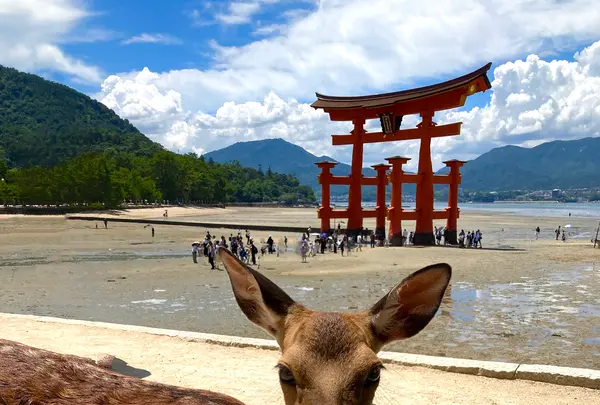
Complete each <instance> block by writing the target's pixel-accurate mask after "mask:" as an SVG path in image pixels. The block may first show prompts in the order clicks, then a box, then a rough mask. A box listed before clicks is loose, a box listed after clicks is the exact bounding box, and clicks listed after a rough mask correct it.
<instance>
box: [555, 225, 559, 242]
mask: <svg viewBox="0 0 600 405" xmlns="http://www.w3.org/2000/svg"><path fill="white" fill-rule="evenodd" d="M554 233H555V234H556V240H558V238H559V237H560V225H559V226H558V228H556V229H555V230H554Z"/></svg>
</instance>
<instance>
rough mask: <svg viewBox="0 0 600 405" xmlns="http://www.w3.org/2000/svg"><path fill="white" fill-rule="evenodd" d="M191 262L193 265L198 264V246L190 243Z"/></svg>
mask: <svg viewBox="0 0 600 405" xmlns="http://www.w3.org/2000/svg"><path fill="white" fill-rule="evenodd" d="M192 260H193V261H194V263H196V264H197V263H198V244H197V243H192Z"/></svg>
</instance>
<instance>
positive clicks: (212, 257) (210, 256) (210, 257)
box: [208, 242, 217, 270]
mask: <svg viewBox="0 0 600 405" xmlns="http://www.w3.org/2000/svg"><path fill="white" fill-rule="evenodd" d="M216 253H217V250H216V247H215V245H213V243H212V242H209V243H208V262H209V263H210V269H211V270H215V255H216Z"/></svg>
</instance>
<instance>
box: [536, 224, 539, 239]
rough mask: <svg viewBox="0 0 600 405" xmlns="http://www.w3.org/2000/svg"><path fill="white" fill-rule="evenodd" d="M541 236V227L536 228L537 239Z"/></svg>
mask: <svg viewBox="0 0 600 405" xmlns="http://www.w3.org/2000/svg"><path fill="white" fill-rule="evenodd" d="M539 238H540V227H539V226H538V227H537V228H535V240H538V239H539Z"/></svg>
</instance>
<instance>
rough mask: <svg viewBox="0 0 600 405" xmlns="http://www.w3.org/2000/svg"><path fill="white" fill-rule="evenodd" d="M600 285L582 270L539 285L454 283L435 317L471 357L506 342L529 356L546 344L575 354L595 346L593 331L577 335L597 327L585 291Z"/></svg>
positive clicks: (598, 309)
mask: <svg viewBox="0 0 600 405" xmlns="http://www.w3.org/2000/svg"><path fill="white" fill-rule="evenodd" d="M599 281H600V272H599V271H598V270H595V269H594V267H591V266H587V267H579V268H575V269H573V270H570V271H560V272H553V271H545V272H543V273H542V276H541V277H540V278H539V279H535V278H521V279H520V280H519V281H517V282H514V283H510V284H490V285H485V286H476V285H473V284H471V283H466V282H456V283H453V284H452V285H451V286H450V287H449V288H448V291H447V292H446V296H445V297H444V300H443V303H442V306H441V308H440V311H439V313H438V316H440V317H442V318H444V319H445V323H446V325H445V326H444V327H445V328H446V330H447V331H448V332H451V334H452V335H454V339H455V341H459V342H464V343H468V344H469V346H471V347H473V349H474V350H476V351H485V350H490V349H494V350H497V349H498V348H499V347H501V346H504V345H506V346H508V345H510V344H511V343H509V341H511V339H512V341H513V343H512V344H513V345H514V342H516V341H518V342H519V344H518V347H516V348H515V349H516V351H517V352H519V353H524V354H529V355H532V354H534V353H536V352H538V351H541V350H542V349H541V348H542V347H543V346H544V345H547V344H548V342H549V341H550V340H561V345H562V346H563V349H561V350H564V351H565V352H569V351H575V350H577V347H576V346H577V345H579V344H580V343H586V344H591V345H600V336H598V335H600V333H598V334H596V333H594V332H597V331H590V332H591V333H583V334H580V333H579V332H578V328H581V327H582V325H585V323H586V322H587V323H589V325H597V324H598V323H600V305H599V303H598V302H597V301H596V300H595V299H594V298H595V296H596V294H597V292H592V291H590V290H593V288H595V287H596V286H598V285H599V284H600V283H599ZM448 329H449V330H448ZM590 334H591V336H590ZM595 334H596V336H594V335H595ZM571 346H573V347H572V348H571ZM506 349H508V347H506Z"/></svg>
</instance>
